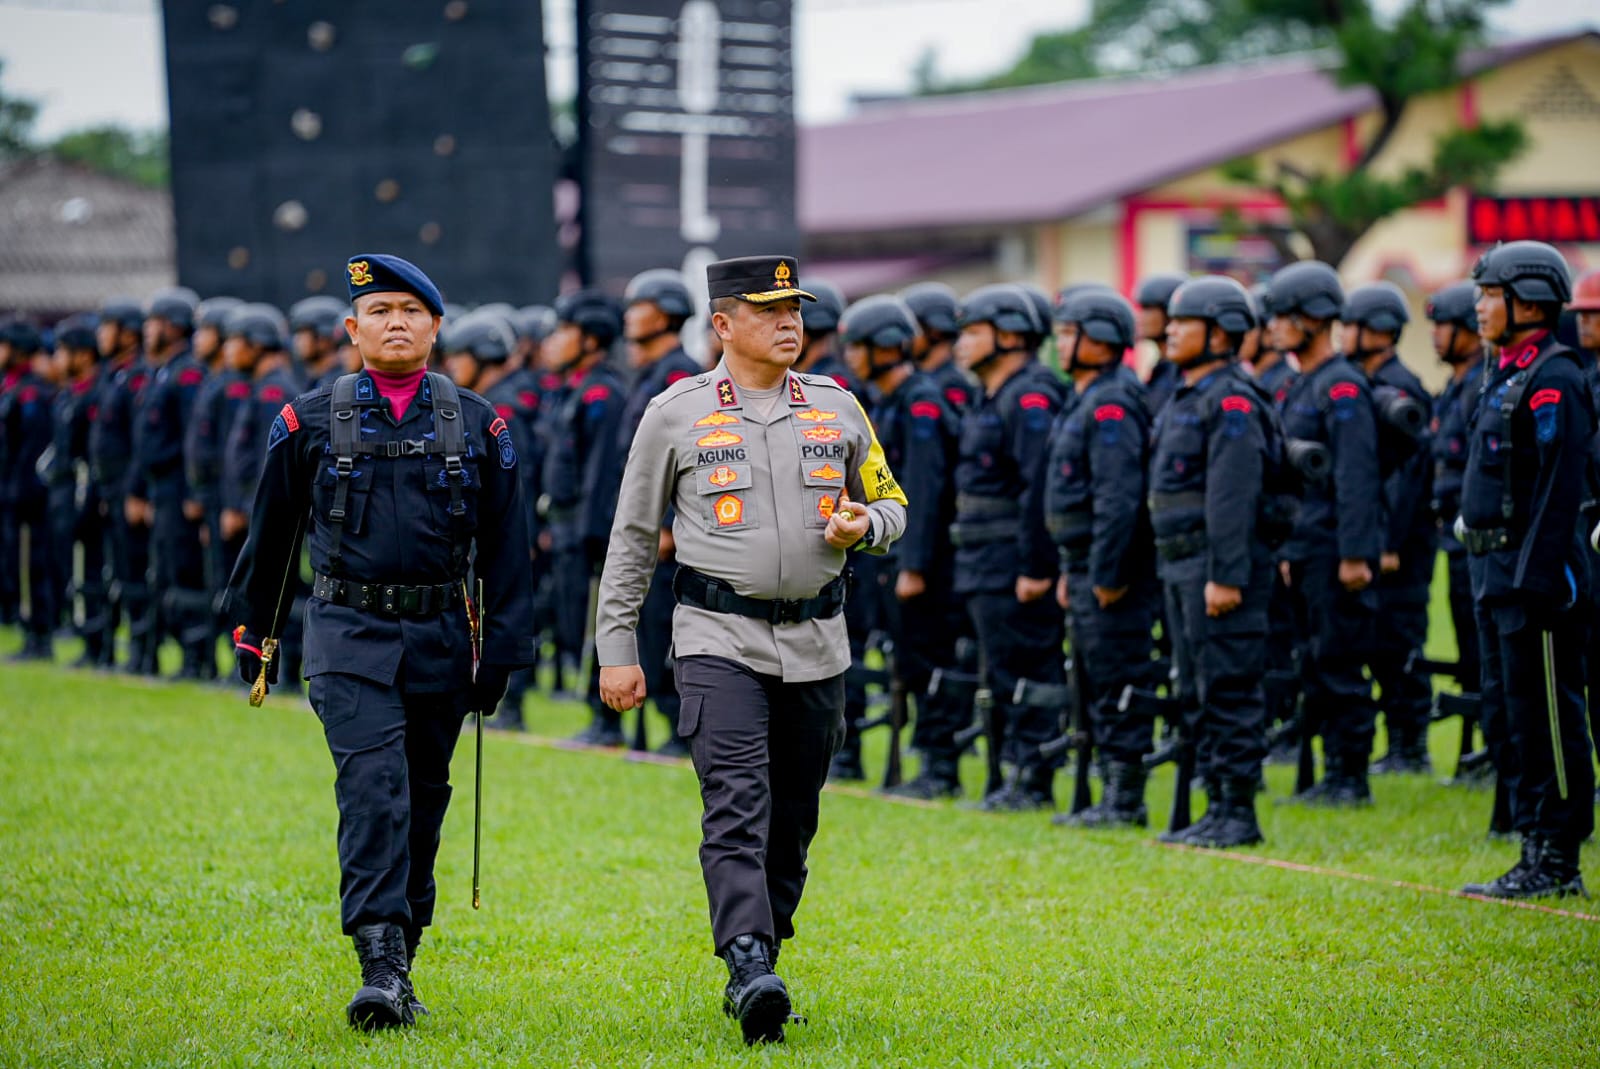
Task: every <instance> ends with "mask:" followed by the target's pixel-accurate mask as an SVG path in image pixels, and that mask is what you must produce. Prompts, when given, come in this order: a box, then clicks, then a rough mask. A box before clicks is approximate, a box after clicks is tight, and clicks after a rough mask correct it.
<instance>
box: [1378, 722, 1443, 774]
mask: <svg viewBox="0 0 1600 1069" xmlns="http://www.w3.org/2000/svg"><path fill="white" fill-rule="evenodd" d="M1432 772H1433V762H1431V761H1430V760H1429V759H1428V741H1427V733H1426V731H1425V729H1423V728H1420V727H1418V728H1410V727H1407V728H1399V729H1396V730H1395V731H1393V732H1391V733H1390V735H1389V750H1388V752H1387V753H1385V754H1384V755H1383V756H1382V757H1380V758H1378V760H1376V761H1374V762H1373V763H1372V774H1373V775H1374V776H1393V775H1413V774H1421V775H1429V774H1431V773H1432Z"/></svg>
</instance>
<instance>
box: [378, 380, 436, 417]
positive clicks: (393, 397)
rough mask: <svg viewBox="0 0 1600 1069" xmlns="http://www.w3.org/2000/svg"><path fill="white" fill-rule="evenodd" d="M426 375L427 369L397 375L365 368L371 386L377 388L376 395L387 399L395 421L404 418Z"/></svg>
mask: <svg viewBox="0 0 1600 1069" xmlns="http://www.w3.org/2000/svg"><path fill="white" fill-rule="evenodd" d="M427 373H428V369H427V368H420V367H419V368H417V370H415V371H405V372H401V373H400V374H398V375H396V374H392V373H390V372H387V371H378V370H377V369H375V368H370V367H369V368H367V374H368V375H369V376H370V377H371V379H372V385H374V386H376V387H377V388H378V395H379V396H380V397H387V398H388V399H389V408H390V410H391V411H393V412H394V418H395V419H396V420H402V419H405V418H406V410H407V409H409V408H410V407H411V401H412V398H414V397H416V396H417V390H418V389H420V388H421V386H422V376H423V375H426V374H427Z"/></svg>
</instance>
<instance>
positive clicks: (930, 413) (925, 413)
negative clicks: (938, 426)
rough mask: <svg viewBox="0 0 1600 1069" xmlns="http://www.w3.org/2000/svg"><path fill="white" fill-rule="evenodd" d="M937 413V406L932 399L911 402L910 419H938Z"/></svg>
mask: <svg viewBox="0 0 1600 1069" xmlns="http://www.w3.org/2000/svg"><path fill="white" fill-rule="evenodd" d="M939 415H940V413H939V406H938V405H936V404H934V403H933V402H932V401H912V402H911V418H912V419H938V418H939Z"/></svg>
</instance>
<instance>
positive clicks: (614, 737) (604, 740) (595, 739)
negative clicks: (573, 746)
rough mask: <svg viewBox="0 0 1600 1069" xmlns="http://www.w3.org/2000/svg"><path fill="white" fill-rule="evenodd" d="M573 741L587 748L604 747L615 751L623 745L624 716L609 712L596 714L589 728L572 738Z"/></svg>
mask: <svg viewBox="0 0 1600 1069" xmlns="http://www.w3.org/2000/svg"><path fill="white" fill-rule="evenodd" d="M572 741H573V742H577V743H582V744H583V745H585V746H604V747H607V748H608V749H615V748H618V747H620V746H621V745H622V742H623V739H622V715H621V714H620V713H613V712H610V711H607V712H605V713H599V712H597V713H595V714H594V719H592V720H590V721H589V726H588V727H586V728H584V729H583V730H582V731H580V732H578V733H577V734H576V735H574V736H572Z"/></svg>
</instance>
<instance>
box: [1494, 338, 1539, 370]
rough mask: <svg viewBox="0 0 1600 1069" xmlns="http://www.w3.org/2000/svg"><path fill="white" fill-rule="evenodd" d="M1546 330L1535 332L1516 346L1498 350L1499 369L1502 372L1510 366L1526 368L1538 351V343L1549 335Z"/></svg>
mask: <svg viewBox="0 0 1600 1069" xmlns="http://www.w3.org/2000/svg"><path fill="white" fill-rule="evenodd" d="M1549 333H1550V332H1549V331H1548V330H1536V331H1534V332H1533V333H1532V334H1530V335H1528V337H1527V338H1526V339H1525V340H1523V341H1522V342H1521V343H1520V344H1518V345H1508V346H1506V347H1505V348H1504V349H1501V350H1500V367H1501V369H1502V370H1504V369H1505V368H1508V367H1510V366H1511V365H1512V364H1515V365H1517V367H1519V368H1524V367H1527V366H1528V365H1529V364H1531V363H1533V357H1534V354H1535V353H1536V352H1538V350H1539V343H1540V342H1542V341H1544V339H1545V337H1546V336H1547V335H1549Z"/></svg>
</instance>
